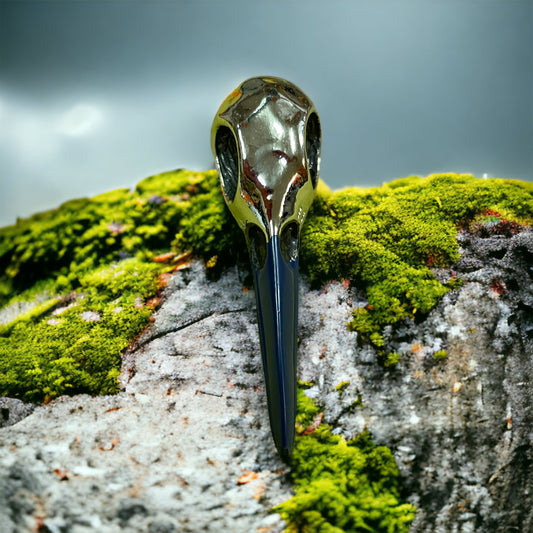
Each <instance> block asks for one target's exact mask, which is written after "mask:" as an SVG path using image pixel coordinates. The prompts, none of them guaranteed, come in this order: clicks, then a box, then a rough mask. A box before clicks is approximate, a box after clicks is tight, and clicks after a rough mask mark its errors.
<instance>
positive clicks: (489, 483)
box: [0, 231, 533, 533]
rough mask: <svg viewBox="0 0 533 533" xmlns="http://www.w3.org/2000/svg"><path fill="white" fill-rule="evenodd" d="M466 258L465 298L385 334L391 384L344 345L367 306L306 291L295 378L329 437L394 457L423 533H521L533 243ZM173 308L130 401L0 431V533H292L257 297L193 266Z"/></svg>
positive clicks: (499, 242)
mask: <svg viewBox="0 0 533 533" xmlns="http://www.w3.org/2000/svg"><path fill="white" fill-rule="evenodd" d="M459 240H460V245H461V248H462V259H461V261H460V263H459V265H457V269H456V270H457V273H458V275H459V276H460V277H462V278H463V279H464V280H465V281H466V284H465V286H464V287H462V288H461V289H460V290H458V291H454V292H451V293H448V294H447V295H446V296H445V297H444V298H443V300H442V301H441V302H440V304H439V305H438V306H437V307H436V308H435V309H434V310H433V311H432V312H431V313H430V314H429V315H428V317H427V318H426V319H425V320H422V321H419V322H415V321H412V322H410V321H407V322H405V323H403V324H398V325H396V326H395V327H393V328H392V327H391V328H388V329H387V331H386V332H385V337H386V341H387V346H386V347H387V349H389V350H390V351H396V352H398V353H400V354H401V359H400V362H399V363H398V365H396V366H395V367H394V368H392V369H384V368H383V367H382V366H380V364H379V362H378V356H377V354H376V352H375V351H374V350H373V349H372V348H370V347H368V346H365V345H360V343H359V342H358V338H357V334H356V333H353V332H349V331H348V330H347V328H346V322H347V321H348V320H349V319H350V316H351V311H352V309H353V307H354V306H355V305H356V304H357V302H358V301H360V300H361V299H362V298H363V296H364V295H363V294H360V293H358V291H357V290H355V289H350V288H347V287H345V286H344V285H343V284H341V283H330V284H327V285H326V286H325V287H324V288H323V289H322V290H320V291H312V290H310V289H309V287H308V286H307V285H306V283H305V282H303V283H302V286H301V294H300V296H301V306H300V326H299V327H300V331H299V337H300V339H301V343H300V347H299V377H300V379H302V380H305V381H311V382H313V383H314V385H313V386H312V387H311V388H310V389H308V390H307V394H308V395H309V396H311V397H313V398H314V399H315V400H316V401H317V402H318V403H319V404H320V405H321V406H323V409H324V418H325V420H326V421H327V422H328V423H330V424H331V425H332V426H333V430H334V431H335V432H336V433H340V434H342V435H344V436H345V437H346V438H351V437H352V436H354V435H356V434H357V433H358V432H360V431H361V430H362V429H364V428H365V427H366V428H368V429H369V430H370V431H371V432H372V433H373V434H374V436H375V439H376V440H377V441H378V442H379V443H382V444H385V445H387V446H390V447H391V448H392V450H393V452H394V454H395V456H396V459H397V461H398V464H399V467H400V470H401V473H402V477H403V482H404V487H405V496H406V497H407V498H408V499H409V500H410V501H411V502H413V503H414V504H416V505H417V506H418V513H417V517H416V519H415V522H414V523H413V525H412V528H411V531H412V532H416V533H429V532H432V533H452V532H453V533H468V532H479V533H487V532H491V533H492V532H494V533H503V532H508V531H521V532H524V533H528V532H531V531H533V501H532V493H531V491H532V489H533V457H532V455H533V447H532V444H533V429H532V428H533V420H532V418H533V409H532V407H533V392H532V391H533V387H532V385H533V364H532V361H531V359H532V355H533V345H532V331H533V324H532V316H533V314H532V310H533V306H532V301H533V291H532V270H531V269H532V257H533V235H532V233H531V232H530V231H523V232H522V233H520V234H518V235H515V236H512V237H505V238H503V237H499V236H492V237H490V238H481V237H480V236H476V235H473V234H461V235H460V236H459ZM165 296H166V297H165V301H164V303H163V305H162V307H161V308H160V309H159V310H158V311H157V313H156V315H155V322H154V324H153V325H152V326H151V327H150V328H149V330H147V332H146V333H145V335H144V336H143V337H142V338H141V339H140V340H139V342H138V345H137V346H136V347H135V348H134V349H132V350H131V351H130V352H129V353H127V354H126V355H125V357H124V363H123V373H122V377H121V380H122V386H123V390H122V392H121V393H120V394H118V395H116V396H114V397H99V398H90V397H88V396H78V397H73V398H67V397H64V398H60V399H58V400H56V401H54V402H52V403H51V404H50V405H47V406H40V407H38V408H36V409H35V411H34V412H33V413H32V414H31V415H29V416H27V417H26V418H24V419H23V420H20V421H19V422H18V423H16V424H15V425H12V426H10V427H7V428H3V429H1V430H0V478H1V479H0V500H1V502H2V504H3V505H0V531H2V532H4V531H5V532H6V533H12V532H19V531H31V530H32V528H35V527H36V525H37V524H38V523H41V524H44V525H43V527H46V528H48V530H49V531H60V532H61V533H71V532H73V533H85V532H89V531H99V532H103V533H112V532H113V533H114V532H116V531H126V532H141V531H142V532H145V531H149V532H153V533H159V532H167V531H168V532H173V531H180V532H199V531H202V532H203V531H208V532H209V531H217V532H219V531H222V530H228V531H232V532H236V533H239V532H243V533H244V532H251V531H262V532H267V531H268V532H275V531H281V530H282V529H283V522H282V520H281V519H280V518H279V517H278V515H276V514H271V513H269V510H270V508H271V507H272V506H273V505H275V504H277V503H280V502H282V501H285V500H286V499H288V498H289V497H290V496H291V489H292V487H291V485H290V484H289V483H288V479H287V476H286V474H287V468H286V467H285V465H284V464H283V463H282V462H281V461H280V460H279V458H278V457H277V454H276V452H275V448H274V444H273V442H272V439H271V437H270V429H269V424H268V414H267V409H266V403H265V392H264V386H263V377H262V371H261V363H260V353H259V343H258V338H257V326H256V319H255V302H254V295H253V292H252V291H249V292H246V291H243V289H242V281H241V280H240V276H239V272H238V271H237V270H236V269H234V270H231V271H228V272H226V273H225V275H224V276H223V277H222V278H221V279H220V280H219V281H217V282H212V281H208V280H207V279H206V276H205V272H204V268H203V266H202V265H201V264H200V263H193V265H192V267H191V269H190V270H188V271H181V272H180V273H178V274H176V276H175V277H174V278H173V279H172V281H171V282H170V284H169V285H168V287H167V290H166V295H165ZM443 349H444V350H446V352H447V357H446V358H445V359H443V360H440V361H437V360H435V358H434V357H433V354H434V353H435V352H436V351H439V350H443ZM346 382H348V384H347V385H346V387H345V388H344V390H343V392H342V393H340V392H339V391H338V390H336V387H337V385H339V384H341V383H346ZM250 471H253V472H255V473H256V474H257V477H256V479H254V480H253V481H251V482H249V483H245V484H240V483H239V482H238V480H239V478H240V476H241V475H242V474H245V473H247V472H250ZM39 521H40V522H39Z"/></svg>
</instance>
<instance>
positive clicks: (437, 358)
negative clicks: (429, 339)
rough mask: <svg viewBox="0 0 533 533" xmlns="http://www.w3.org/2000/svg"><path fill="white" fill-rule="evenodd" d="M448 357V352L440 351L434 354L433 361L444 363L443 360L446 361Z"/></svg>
mask: <svg viewBox="0 0 533 533" xmlns="http://www.w3.org/2000/svg"><path fill="white" fill-rule="evenodd" d="M446 357H448V352H447V351H446V350H438V351H436V352H435V353H434V354H433V359H435V361H442V360H443V359H446Z"/></svg>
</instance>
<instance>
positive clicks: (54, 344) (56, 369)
mask: <svg viewBox="0 0 533 533" xmlns="http://www.w3.org/2000/svg"><path fill="white" fill-rule="evenodd" d="M159 271H161V266H160V265H157V264H150V263H143V262H141V261H139V260H137V259H128V260H124V261H122V262H120V263H118V264H115V265H111V266H106V267H101V268H99V269H96V270H95V271H94V272H91V273H90V274H86V275H85V276H83V277H82V278H81V279H80V286H79V289H78V291H76V293H75V294H70V295H69V296H68V301H64V302H61V301H60V300H59V299H57V298H55V299H51V300H49V301H47V302H45V303H43V304H41V305H40V306H38V307H36V308H34V309H32V310H31V311H30V312H28V313H25V314H23V315H22V316H20V317H19V318H17V319H16V320H15V321H13V322H11V323H10V324H8V325H6V326H4V327H3V328H2V329H0V394H2V395H7V396H11V397H17V398H22V399H24V400H27V401H33V402H40V401H44V400H48V399H52V398H55V397H56V396H59V395H61V394H76V393H81V392H85V393H90V394H111V393H115V392H117V387H118V381H117V378H118V375H119V370H120V354H121V352H122V351H123V350H124V349H125V348H126V347H127V346H128V345H129V344H130V342H131V340H132V339H133V338H134V337H135V336H136V335H137V334H138V333H139V332H140V331H141V330H142V328H143V327H144V326H145V325H146V324H147V322H148V319H149V317H150V315H151V313H152V309H151V308H150V307H148V306H146V305H144V303H145V300H146V299H147V298H148V297H149V296H150V295H152V294H153V293H154V292H155V291H156V290H157V276H156V274H157V273H158V272H159ZM54 308H55V313H53V312H52V309H54Z"/></svg>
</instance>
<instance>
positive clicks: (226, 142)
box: [215, 126, 239, 201]
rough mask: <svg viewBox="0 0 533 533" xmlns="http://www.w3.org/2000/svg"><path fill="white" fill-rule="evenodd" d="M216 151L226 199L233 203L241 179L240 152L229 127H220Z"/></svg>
mask: <svg viewBox="0 0 533 533" xmlns="http://www.w3.org/2000/svg"><path fill="white" fill-rule="evenodd" d="M215 150H216V158H217V163H218V168H219V170H220V178H221V182H222V188H223V189H224V194H225V195H226V198H227V199H228V200H230V201H232V200H233V199H234V198H235V193H236V192H237V181H238V179H239V151H238V149H237V142H236V141H235V137H234V135H233V133H232V132H231V130H230V129H229V128H228V127H227V126H220V127H219V128H218V131H217V134H216V137H215Z"/></svg>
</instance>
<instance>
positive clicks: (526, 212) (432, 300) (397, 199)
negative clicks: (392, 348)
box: [301, 174, 533, 349]
mask: <svg viewBox="0 0 533 533" xmlns="http://www.w3.org/2000/svg"><path fill="white" fill-rule="evenodd" d="M495 216H496V218H497V217H498V216H499V217H501V220H500V222H499V224H500V225H497V224H496V223H495V221H494V217H495ZM487 217H488V218H487ZM503 217H505V218H503ZM487 220H488V223H489V224H491V228H492V227H493V226H494V227H495V228H496V229H491V230H490V231H493V232H495V231H497V228H499V227H500V226H501V225H502V224H503V225H504V226H505V230H506V231H518V229H517V228H519V227H520V225H521V224H531V222H532V220H533V184H531V183H527V182H519V181H513V180H500V179H487V180H480V179H476V178H474V177H473V176H470V175H457V174H440V175H433V176H429V177H427V178H419V177H411V178H404V179H400V180H396V181H393V182H392V183H389V184H385V185H383V186H382V187H376V188H372V189H357V188H350V189H345V190H341V191H337V192H333V193H332V192H331V191H329V190H328V189H327V188H325V187H322V189H321V190H320V191H319V193H318V198H317V200H316V201H315V203H314V204H313V206H312V208H311V212H310V216H309V217H308V220H307V224H306V225H305V226H304V228H303V231H302V245H301V264H302V269H303V270H304V271H305V272H306V273H307V274H308V275H309V277H310V279H311V280H312V281H313V282H315V283H322V282H324V281H327V280H330V279H345V278H346V279H350V280H353V282H354V284H355V285H356V286H357V287H359V288H363V289H365V290H366V294H367V299H368V304H367V305H365V306H364V307H360V308H357V309H355V310H354V313H353V318H352V320H351V321H350V323H349V327H350V329H352V330H356V331H358V332H359V333H360V334H361V336H362V338H363V339H364V340H367V341H369V342H371V343H372V344H373V345H374V346H376V347H377V348H378V349H379V348H381V347H383V344H384V342H383V337H382V334H381V331H382V328H383V326H385V325H387V324H394V323H395V322H397V321H398V320H401V319H409V318H411V319H414V318H417V317H419V316H421V315H424V314H426V313H428V312H429V311H430V310H431V308H432V307H433V306H434V305H435V304H436V303H437V302H438V301H439V299H440V298H441V297H442V296H443V295H444V294H445V293H446V292H447V291H448V290H450V289H454V288H457V287H459V286H460V284H461V281H460V280H457V279H456V278H454V277H453V273H452V274H451V275H450V282H449V283H447V284H443V283H441V282H439V281H438V280H437V279H436V278H435V276H434V274H433V272H432V270H431V269H432V267H441V268H450V267H451V266H452V265H453V264H454V263H456V262H457V261H458V259H459V250H458V245H457V242H456V235H457V231H458V230H460V229H461V228H468V229H471V228H472V226H474V227H476V228H477V227H479V224H480V223H481V224H482V223H483V222H484V221H485V222H486V221H487ZM502 231H503V230H502Z"/></svg>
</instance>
